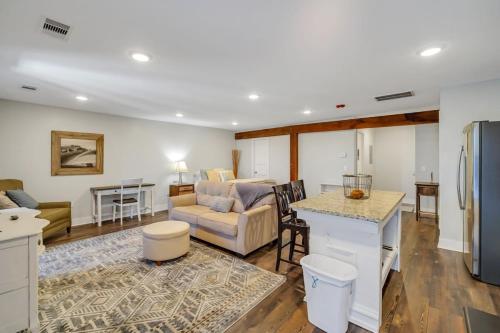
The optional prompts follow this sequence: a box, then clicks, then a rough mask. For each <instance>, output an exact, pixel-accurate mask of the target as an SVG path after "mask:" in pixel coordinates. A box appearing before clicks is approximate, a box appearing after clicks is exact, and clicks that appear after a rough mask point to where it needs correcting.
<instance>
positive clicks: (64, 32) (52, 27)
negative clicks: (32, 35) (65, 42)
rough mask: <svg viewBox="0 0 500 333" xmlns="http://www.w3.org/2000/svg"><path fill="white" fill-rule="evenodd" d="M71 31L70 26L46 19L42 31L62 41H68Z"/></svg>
mask: <svg viewBox="0 0 500 333" xmlns="http://www.w3.org/2000/svg"><path fill="white" fill-rule="evenodd" d="M69 29H70V26H69V25H66V24H64V23H61V22H57V21H54V20H51V19H49V18H45V20H44V21H43V26H42V31H43V32H46V33H48V34H49V35H51V36H54V37H57V38H60V39H66V37H67V36H68V33H69Z"/></svg>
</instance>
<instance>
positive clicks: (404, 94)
mask: <svg viewBox="0 0 500 333" xmlns="http://www.w3.org/2000/svg"><path fill="white" fill-rule="evenodd" d="M413 95H415V94H414V93H413V91H405V92H401V93H397V94H390V95H383V96H377V97H375V99H376V100H377V101H378V102H382V101H388V100H390V99H396V98H404V97H411V96H413Z"/></svg>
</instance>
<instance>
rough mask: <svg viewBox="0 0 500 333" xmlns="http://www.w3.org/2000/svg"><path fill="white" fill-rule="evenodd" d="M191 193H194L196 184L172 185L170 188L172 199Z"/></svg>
mask: <svg viewBox="0 0 500 333" xmlns="http://www.w3.org/2000/svg"><path fill="white" fill-rule="evenodd" d="M190 193H194V184H171V185H170V188H169V196H170V197H176V196H178V195H183V194H190Z"/></svg>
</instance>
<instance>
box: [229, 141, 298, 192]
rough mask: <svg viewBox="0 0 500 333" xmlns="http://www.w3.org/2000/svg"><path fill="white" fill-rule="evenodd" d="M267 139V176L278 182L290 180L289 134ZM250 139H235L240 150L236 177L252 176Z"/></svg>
mask: <svg viewBox="0 0 500 333" xmlns="http://www.w3.org/2000/svg"><path fill="white" fill-rule="evenodd" d="M266 139H267V140H269V178H271V179H275V180H276V182H277V183H278V184H283V183H287V182H289V181H290V136H289V135H280V136H272V137H269V138H266ZM252 141H253V139H245V140H236V147H237V148H238V149H239V150H241V155H240V165H239V171H238V178H252V177H253V175H252Z"/></svg>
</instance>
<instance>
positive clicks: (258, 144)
mask: <svg viewBox="0 0 500 333" xmlns="http://www.w3.org/2000/svg"><path fill="white" fill-rule="evenodd" d="M252 178H269V139H255V140H253V141H252Z"/></svg>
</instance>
